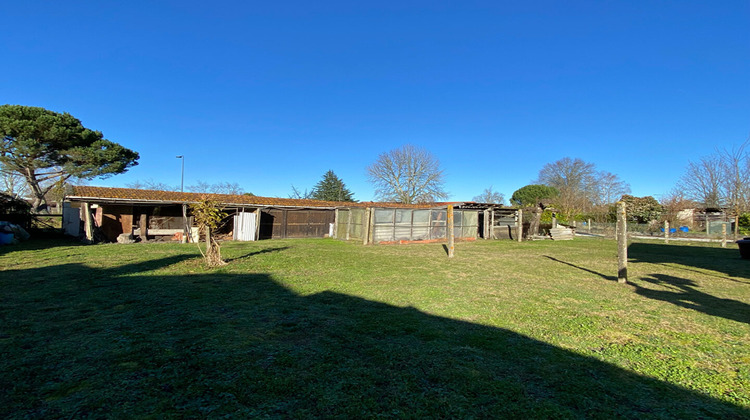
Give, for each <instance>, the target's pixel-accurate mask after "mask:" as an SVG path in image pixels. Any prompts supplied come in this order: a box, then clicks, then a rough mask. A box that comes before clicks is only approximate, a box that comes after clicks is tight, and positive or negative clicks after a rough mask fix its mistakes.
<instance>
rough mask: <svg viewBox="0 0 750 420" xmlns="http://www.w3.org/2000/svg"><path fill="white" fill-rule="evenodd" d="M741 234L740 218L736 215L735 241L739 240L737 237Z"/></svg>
mask: <svg viewBox="0 0 750 420" xmlns="http://www.w3.org/2000/svg"><path fill="white" fill-rule="evenodd" d="M739 233H740V216H738V215H735V216H734V240H735V241H736V240H737V237H738V236H739Z"/></svg>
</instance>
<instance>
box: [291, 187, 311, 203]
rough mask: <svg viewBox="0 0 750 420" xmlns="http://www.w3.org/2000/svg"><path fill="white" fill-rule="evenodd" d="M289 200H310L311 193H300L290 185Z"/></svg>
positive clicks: (306, 191)
mask: <svg viewBox="0 0 750 420" xmlns="http://www.w3.org/2000/svg"><path fill="white" fill-rule="evenodd" d="M289 198H295V199H297V200H311V199H312V191H308V190H307V189H305V191H300V190H298V189H297V187H295V186H294V185H292V193H291V194H289Z"/></svg>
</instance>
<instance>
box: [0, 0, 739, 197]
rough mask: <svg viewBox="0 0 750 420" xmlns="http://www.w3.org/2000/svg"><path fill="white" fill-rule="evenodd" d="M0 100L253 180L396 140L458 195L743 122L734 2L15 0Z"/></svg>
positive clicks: (632, 165)
mask: <svg viewBox="0 0 750 420" xmlns="http://www.w3.org/2000/svg"><path fill="white" fill-rule="evenodd" d="M0 17H1V18H2V21H3V27H4V29H3V33H2V36H1V37H0V54H1V55H0V56H1V57H2V58H3V65H2V70H0V74H2V77H0V103H10V104H21V105H30V106H41V107H44V108H47V109H51V110H54V111H58V112H63V111H65V112H69V113H71V114H73V115H74V116H76V117H77V118H79V119H80V120H81V121H82V122H83V124H84V125H85V126H87V127H89V128H92V129H96V130H100V131H102V132H103V133H104V135H105V137H106V138H108V139H110V140H112V141H115V142H117V143H120V144H122V145H124V146H126V147H129V148H131V149H134V150H136V151H138V152H139V153H140V154H141V159H140V164H139V165H138V166H136V167H134V168H132V169H131V170H130V171H129V172H128V173H126V174H123V175H117V176H114V177H112V178H109V179H105V180H94V181H92V182H91V183H90V184H91V185H101V186H124V185H125V184H126V183H129V182H133V181H135V180H146V179H153V180H155V181H159V182H164V183H167V184H171V185H179V183H180V161H179V159H176V158H175V156H176V155H185V156H186V159H185V184H186V185H190V184H194V183H196V182H197V181H198V180H202V181H205V182H209V183H216V182H224V181H229V182H237V183H239V184H240V185H242V186H243V187H244V188H245V190H247V191H251V192H253V193H255V194H257V195H263V196H281V197H286V196H288V194H289V193H290V192H291V185H292V184H294V185H295V186H297V187H298V188H301V189H304V188H310V187H312V186H313V185H314V184H315V183H316V182H317V181H318V180H319V179H320V178H321V177H322V175H323V174H324V173H325V171H327V170H328V169H332V170H333V171H334V172H335V173H336V174H337V175H338V176H339V177H341V178H342V179H343V181H344V182H345V183H346V184H347V186H348V187H349V188H350V189H351V190H352V191H353V192H354V194H355V198H356V199H359V200H370V199H372V198H373V188H372V187H371V185H370V184H369V183H368V182H367V180H366V175H365V168H366V167H367V165H369V164H370V163H372V162H373V161H374V160H375V159H376V158H377V156H378V154H380V153H382V152H385V151H388V150H390V149H393V148H396V147H399V146H401V145H403V144H406V143H412V144H415V145H418V146H422V147H425V148H427V149H428V150H430V151H431V152H432V153H433V154H434V155H435V156H437V158H438V159H440V161H441V163H442V165H443V167H444V169H445V174H446V180H447V183H446V188H447V190H448V191H449V192H450V193H451V199H452V200H470V199H471V198H472V197H473V196H475V195H477V194H479V193H480V192H481V191H482V190H483V189H484V188H486V187H489V186H493V188H494V189H495V190H497V191H500V192H502V193H504V194H505V196H506V199H507V198H508V197H509V196H510V195H511V194H512V193H513V191H515V190H516V189H518V188H520V187H522V186H524V185H527V184H528V183H530V181H532V180H533V179H535V178H536V176H537V174H538V172H539V170H540V169H541V168H542V166H543V165H544V164H545V163H548V162H553V161H556V160H558V159H560V158H563V157H565V156H569V157H573V158H576V157H577V158H581V159H583V160H585V161H587V162H591V163H594V164H596V166H597V167H598V168H599V169H600V170H606V171H610V172H613V173H615V174H618V175H619V176H620V177H621V178H622V179H623V180H624V181H626V182H628V183H629V184H630V185H631V187H632V190H633V193H634V194H635V195H639V196H640V195H655V196H658V195H660V194H663V193H665V192H667V191H668V190H670V189H671V188H672V187H674V185H675V183H676V181H677V179H678V178H679V177H680V175H681V174H682V173H683V171H684V168H685V166H686V165H687V163H688V160H690V159H697V158H699V157H700V156H703V155H706V154H710V153H712V152H713V151H714V150H715V148H716V147H731V146H732V145H739V144H740V143H742V142H743V141H744V140H745V139H747V138H748V135H749V134H750V1H747V0H739V1H730V0H721V1H697V2H696V1H683V0H680V1H653V0H650V1H585V2H584V1H549V2H547V1H528V2H526V1H488V2H471V1H456V2H441V1H425V2H405V1H395V2H387V1H378V2H352V1H340V2H326V1H320V2H310V1H303V2H285V1H278V2H274V1H263V2H251V1H216V2H205V1H201V2H196V1H175V2H166V1H123V2H107V1H104V2H102V1H96V2H95V1H88V2H86V1H70V2H60V1H15V2H5V3H4V4H3V5H2V6H0Z"/></svg>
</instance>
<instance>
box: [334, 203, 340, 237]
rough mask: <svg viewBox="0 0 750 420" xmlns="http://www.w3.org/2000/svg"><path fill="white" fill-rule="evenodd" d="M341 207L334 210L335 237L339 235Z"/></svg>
mask: <svg viewBox="0 0 750 420" xmlns="http://www.w3.org/2000/svg"><path fill="white" fill-rule="evenodd" d="M339 214H340V213H339V209H335V210H334V211H333V237H334V238H336V239H338V237H339V222H340V219H339Z"/></svg>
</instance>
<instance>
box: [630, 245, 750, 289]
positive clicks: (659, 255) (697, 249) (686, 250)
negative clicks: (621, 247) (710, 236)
mask: <svg viewBox="0 0 750 420" xmlns="http://www.w3.org/2000/svg"><path fill="white" fill-rule="evenodd" d="M628 259H629V260H630V261H633V262H645V263H651V264H661V265H667V264H669V267H670V268H675V269H682V270H686V271H691V272H697V273H701V274H704V275H714V276H716V275H715V274H711V273H707V272H706V271H705V270H710V271H715V272H718V273H724V274H726V275H727V276H731V277H739V278H744V279H750V261H748V260H743V259H741V258H740V254H739V252H738V251H737V249H726V248H713V247H706V246H688V245H667V244H658V243H644V242H635V243H632V244H630V246H629V247H628ZM678 265H679V266H678ZM686 267H693V268H694V269H690V268H686ZM716 277H720V278H722V279H726V280H731V281H737V280H735V279H732V278H729V277H725V276H716ZM743 283H744V282H743ZM748 284H750V283H748Z"/></svg>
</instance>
